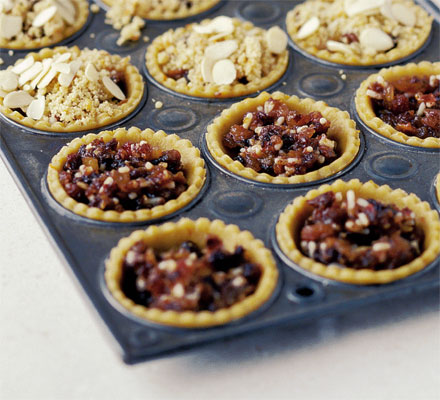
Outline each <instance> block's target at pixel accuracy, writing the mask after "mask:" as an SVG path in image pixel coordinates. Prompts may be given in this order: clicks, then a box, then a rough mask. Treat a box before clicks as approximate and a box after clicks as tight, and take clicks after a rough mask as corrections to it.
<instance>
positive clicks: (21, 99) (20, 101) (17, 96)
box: [3, 90, 34, 108]
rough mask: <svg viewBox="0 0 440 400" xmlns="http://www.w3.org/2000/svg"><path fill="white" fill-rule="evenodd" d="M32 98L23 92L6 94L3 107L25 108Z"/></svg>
mask: <svg viewBox="0 0 440 400" xmlns="http://www.w3.org/2000/svg"><path fill="white" fill-rule="evenodd" d="M33 99H34V98H33V97H32V96H31V95H30V94H29V93H28V92H25V91H24V90H17V91H15V92H11V93H8V94H7V95H6V97H5V98H4V99H3V105H4V106H5V107H9V108H20V107H27V106H28V105H29V104H30V103H31V101H32V100H33Z"/></svg>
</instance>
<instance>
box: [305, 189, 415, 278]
mask: <svg viewBox="0 0 440 400" xmlns="http://www.w3.org/2000/svg"><path fill="white" fill-rule="evenodd" d="M307 203H308V205H309V206H311V207H313V212H312V214H311V215H310V216H309V217H308V218H307V220H306V221H305V225H304V226H303V228H302V229H301V232H300V240H301V243H300V245H301V249H302V251H303V253H304V254H305V255H307V256H308V257H311V258H313V259H314V260H316V261H319V262H322V263H324V264H327V265H330V264H333V265H337V266H339V267H349V268H355V269H372V270H383V269H393V268H398V267H399V266H401V265H404V264H407V263H409V262H411V261H412V260H413V259H415V258H416V257H418V256H419V255H420V254H421V252H422V250H423V241H424V234H423V231H422V230H421V229H420V228H419V227H418V226H417V225H416V221H415V214H414V212H413V211H411V210H410V209H409V208H403V209H400V208H398V207H396V206H394V205H385V204H383V203H381V202H380V201H377V200H374V199H364V198H362V197H356V194H355V192H354V191H353V190H349V191H348V192H347V193H346V195H344V194H343V193H341V192H336V193H334V192H331V191H329V192H326V193H324V194H321V195H319V196H318V197H315V198H314V199H312V200H309V201H307Z"/></svg>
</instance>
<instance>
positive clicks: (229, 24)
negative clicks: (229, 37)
mask: <svg viewBox="0 0 440 400" xmlns="http://www.w3.org/2000/svg"><path fill="white" fill-rule="evenodd" d="M193 30H194V31H195V32H197V33H205V34H209V33H224V34H229V33H232V32H233V31H234V23H233V21H232V19H231V18H229V17H226V16H224V15H220V16H219V17H216V18H214V19H213V20H212V21H210V22H209V23H207V24H205V25H194V27H193Z"/></svg>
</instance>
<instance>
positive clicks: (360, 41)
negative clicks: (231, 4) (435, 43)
mask: <svg viewBox="0 0 440 400" xmlns="http://www.w3.org/2000/svg"><path fill="white" fill-rule="evenodd" d="M432 21H433V17H431V16H430V15H429V14H428V13H427V12H426V11H425V10H424V9H423V8H422V7H420V6H418V5H416V4H415V3H413V2H412V1H410V0H335V1H330V0H307V1H305V2H304V3H301V4H299V5H297V6H296V7H295V8H294V9H293V10H291V11H290V12H289V13H288V14H287V18H286V25H287V31H288V32H289V35H290V37H291V38H292V40H293V41H294V43H295V44H296V45H297V46H298V47H300V48H301V49H303V50H304V51H306V52H307V53H309V54H311V55H312V56H315V57H318V58H320V59H323V60H325V61H330V62H334V63H338V64H347V65H376V64H384V63H389V62H394V61H397V60H399V59H401V58H404V57H407V56H409V55H411V54H412V53H414V52H415V51H417V50H418V49H419V48H420V47H422V46H423V44H424V43H425V42H426V41H427V39H428V37H429V34H430V32H431V26H432Z"/></svg>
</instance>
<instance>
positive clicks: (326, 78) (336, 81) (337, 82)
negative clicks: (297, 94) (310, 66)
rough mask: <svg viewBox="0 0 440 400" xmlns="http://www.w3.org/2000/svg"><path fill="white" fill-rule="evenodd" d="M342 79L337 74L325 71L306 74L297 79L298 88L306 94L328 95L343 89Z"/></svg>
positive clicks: (314, 95)
mask: <svg viewBox="0 0 440 400" xmlns="http://www.w3.org/2000/svg"><path fill="white" fill-rule="evenodd" d="M344 86H345V83H344V81H343V80H342V79H341V78H340V77H339V76H337V75H335V74H332V73H326V72H315V73H312V74H308V75H306V76H304V77H303V78H301V80H300V81H299V90H300V91H301V92H302V93H304V94H305V95H307V96H312V97H329V96H334V95H336V94H338V93H339V92H341V91H342V90H343V89H344Z"/></svg>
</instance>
